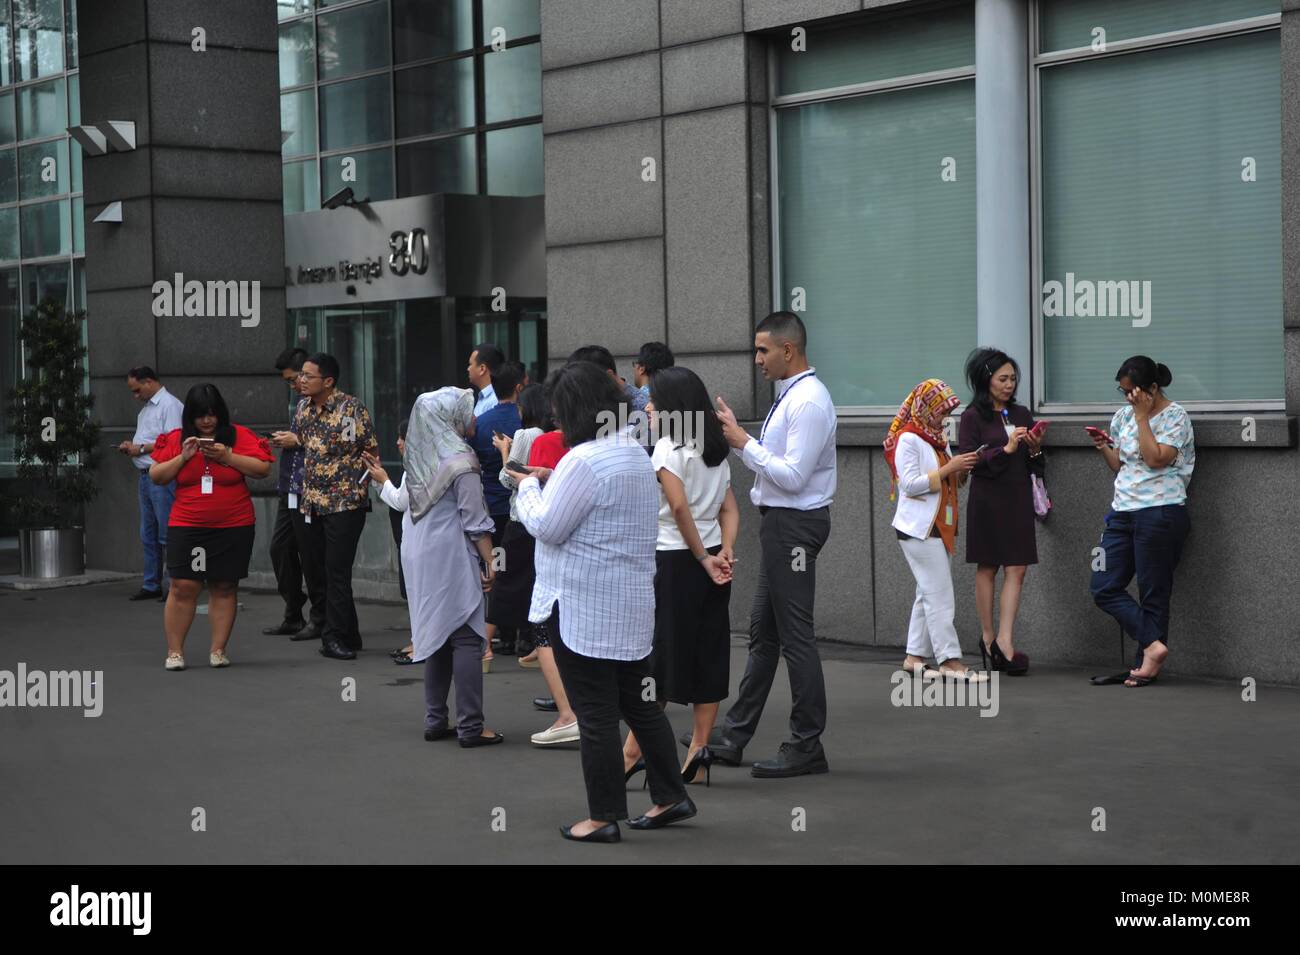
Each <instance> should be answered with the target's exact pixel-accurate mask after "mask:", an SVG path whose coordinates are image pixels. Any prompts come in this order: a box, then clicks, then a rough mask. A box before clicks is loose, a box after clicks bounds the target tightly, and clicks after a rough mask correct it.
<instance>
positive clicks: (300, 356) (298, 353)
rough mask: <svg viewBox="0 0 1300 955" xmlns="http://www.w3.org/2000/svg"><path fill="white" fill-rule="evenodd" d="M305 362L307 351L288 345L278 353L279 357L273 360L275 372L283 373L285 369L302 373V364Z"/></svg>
mask: <svg viewBox="0 0 1300 955" xmlns="http://www.w3.org/2000/svg"><path fill="white" fill-rule="evenodd" d="M306 360H307V350H306V349H305V348H298V347H297V346H296V345H290V346H289V347H288V348H286V349H285V350H284V351H282V352H280V357H279V358H277V359H276V360H275V370H276V371H284V370H285V369H287V368H292V369H293V370H294V371H302V363H303V362H304V361H306Z"/></svg>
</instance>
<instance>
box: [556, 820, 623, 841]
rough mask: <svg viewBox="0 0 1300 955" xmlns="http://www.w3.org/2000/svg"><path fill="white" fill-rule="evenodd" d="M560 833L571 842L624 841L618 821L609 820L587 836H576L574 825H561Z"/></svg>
mask: <svg viewBox="0 0 1300 955" xmlns="http://www.w3.org/2000/svg"><path fill="white" fill-rule="evenodd" d="M560 835H562V836H564V838H566V839H568V840H570V841H571V842H622V841H623V833H622V832H621V831H620V830H619V828H618V823H616V822H607V823H605V824H604V825H603V826H601V827H600V828H599V829H593V830H591V832H589V833H587V834H586V835H585V836H575V835H574V834H573V827H572V826H560Z"/></svg>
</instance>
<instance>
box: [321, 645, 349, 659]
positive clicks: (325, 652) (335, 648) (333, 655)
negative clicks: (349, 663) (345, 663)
mask: <svg viewBox="0 0 1300 955" xmlns="http://www.w3.org/2000/svg"><path fill="white" fill-rule="evenodd" d="M320 655H321V656H323V657H329V658H330V659H331V660H355V659H356V658H357V654H356V651H355V650H349V649H348V648H347V647H345V646H343V644H341V643H338V642H337V641H334V642H331V643H327V644H325V646H323V647H321V648H320Z"/></svg>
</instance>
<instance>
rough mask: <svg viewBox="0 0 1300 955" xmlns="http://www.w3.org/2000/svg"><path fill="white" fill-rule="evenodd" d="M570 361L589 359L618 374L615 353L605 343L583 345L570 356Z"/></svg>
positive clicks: (594, 363)
mask: <svg viewBox="0 0 1300 955" xmlns="http://www.w3.org/2000/svg"><path fill="white" fill-rule="evenodd" d="M569 361H589V362H591V363H592V364H593V365H596V366H598V367H600V368H604V369H605V370H606V371H612V372H614V374H618V366H617V365H615V364H614V355H613V353H612V352H611V351H610V350H609V349H608V348H606V347H605V346H604V345H583V346H582V347H581V348H579V349H577V350H576V351H575V352H574V353H573V354H572V355H570V356H569Z"/></svg>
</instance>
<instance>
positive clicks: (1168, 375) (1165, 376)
mask: <svg viewBox="0 0 1300 955" xmlns="http://www.w3.org/2000/svg"><path fill="white" fill-rule="evenodd" d="M1173 380H1174V373H1173V372H1171V371H1170V370H1169V366H1168V365H1162V364H1158V363H1157V365H1156V384H1157V385H1159V386H1160V387H1161V388H1168V387H1169V385H1171V384H1172V383H1173Z"/></svg>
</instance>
